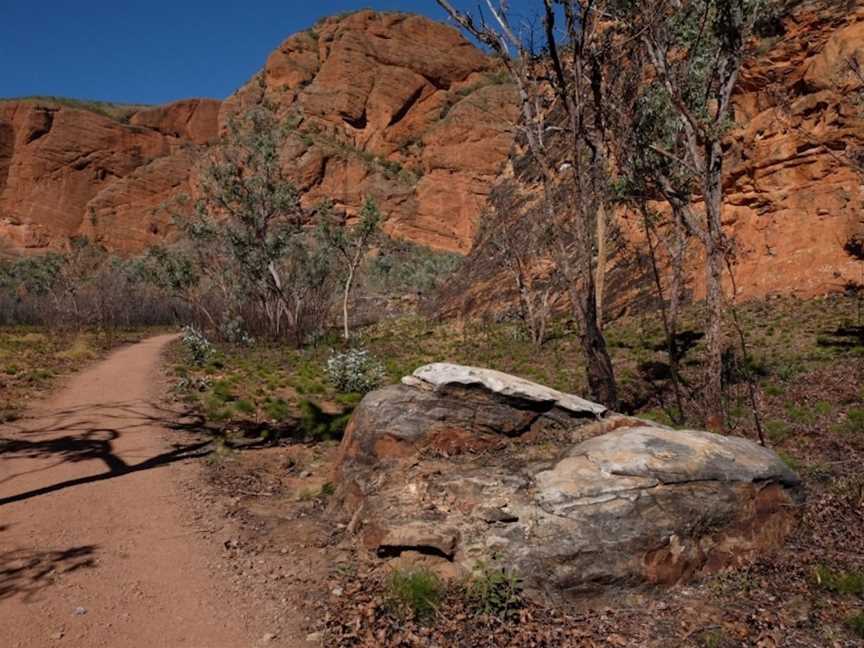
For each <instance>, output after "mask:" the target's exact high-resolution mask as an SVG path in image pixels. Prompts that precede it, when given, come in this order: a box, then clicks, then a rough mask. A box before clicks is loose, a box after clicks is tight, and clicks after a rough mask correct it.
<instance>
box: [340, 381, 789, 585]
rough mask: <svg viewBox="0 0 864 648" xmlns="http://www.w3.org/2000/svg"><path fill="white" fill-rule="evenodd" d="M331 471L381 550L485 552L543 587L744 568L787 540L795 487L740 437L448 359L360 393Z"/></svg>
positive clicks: (370, 542)
mask: <svg viewBox="0 0 864 648" xmlns="http://www.w3.org/2000/svg"><path fill="white" fill-rule="evenodd" d="M562 404H563V405H564V406H562ZM456 440H458V441H459V442H458V443H456V442H455V441H456ZM337 472H338V475H337V480H338V485H339V486H338V495H339V498H338V500H339V501H340V502H341V504H342V506H344V507H345V509H346V512H347V513H350V514H351V515H352V517H353V518H354V523H353V524H352V529H357V530H359V532H360V534H361V538H362V541H363V543H364V544H365V546H367V547H368V548H369V549H370V550H372V551H374V552H376V553H377V554H378V555H380V556H384V557H388V558H392V557H397V556H400V555H402V554H405V555H408V554H411V555H422V556H423V557H424V558H423V559H424V560H425V561H428V560H429V559H430V556H433V555H434V556H438V557H439V559H441V560H445V559H446V560H448V561H449V562H451V563H452V564H453V565H455V566H461V568H462V569H463V570H468V569H471V568H472V567H473V565H474V564H475V562H476V561H479V560H487V561H488V560H491V559H493V558H495V559H497V560H498V561H500V563H501V564H502V565H503V566H505V567H507V568H510V569H513V570H515V571H517V572H518V573H519V574H521V575H522V576H523V577H524V578H525V579H526V581H527V582H528V584H529V586H531V587H533V588H536V589H543V590H547V591H549V592H553V593H554V592H557V593H579V592H588V591H593V590H596V589H598V588H604V587H609V586H614V585H638V584H661V583H663V584H665V583H675V582H679V581H685V580H688V579H690V578H692V577H694V576H697V575H699V574H702V573H706V572H711V571H716V570H719V569H723V568H727V567H732V566H736V565H740V564H742V563H744V562H745V561H747V560H750V559H752V558H753V557H754V556H756V555H758V554H759V553H762V552H765V551H770V550H771V549H772V548H775V547H778V546H780V545H781V544H782V543H783V542H784V540H785V538H786V536H787V535H788V534H789V532H790V531H791V530H792V529H793V528H794V526H795V524H796V523H797V520H798V512H799V505H800V503H801V497H802V491H801V484H800V482H799V480H798V478H797V476H796V475H795V474H794V473H793V472H792V471H791V470H789V468H788V467H787V466H786V465H785V464H784V463H783V461H781V460H780V458H779V457H778V456H777V455H776V454H775V453H774V452H772V451H771V450H768V449H766V448H763V447H761V446H759V445H757V444H755V443H753V442H751V441H748V440H746V439H741V438H736V437H726V436H720V435H716V434H710V433H707V432H700V431H693V430H670V429H667V428H663V427H659V426H656V425H653V424H648V423H647V422H645V421H640V420H638V419H629V418H625V417H621V416H617V415H614V414H611V413H609V412H606V410H605V409H604V408H602V407H600V406H598V405H595V404H592V403H589V402H587V401H584V400H582V399H579V398H578V397H575V396H572V395H567V394H561V393H560V392H555V391H554V390H551V389H548V388H545V387H543V386H542V385H536V384H535V383H530V382H528V381H524V380H522V379H519V378H516V377H513V376H507V375H506V374H501V373H499V372H489V371H486V370H480V369H477V368H473V367H459V366H457V365H430V366H427V367H422V368H421V369H418V370H417V371H416V372H415V373H414V375H413V376H410V377H409V378H407V379H405V380H403V384H401V385H397V386H393V387H388V388H385V389H383V390H379V391H377V392H374V393H372V394H370V395H368V396H367V397H366V398H365V399H364V400H363V402H361V404H360V406H359V407H358V408H357V410H356V412H355V415H354V418H353V419H352V421H351V423H350V424H349V431H348V434H347V435H346V437H345V439H344V441H343V445H342V453H341V458H340V463H339V466H338V471H337Z"/></svg>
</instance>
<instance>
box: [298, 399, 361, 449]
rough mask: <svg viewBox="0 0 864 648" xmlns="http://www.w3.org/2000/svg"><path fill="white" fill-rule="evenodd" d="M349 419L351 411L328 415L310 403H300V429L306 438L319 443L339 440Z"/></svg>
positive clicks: (305, 401)
mask: <svg viewBox="0 0 864 648" xmlns="http://www.w3.org/2000/svg"><path fill="white" fill-rule="evenodd" d="M350 419H351V409H349V410H347V411H343V412H341V413H339V414H328V413H327V412H325V411H324V410H323V409H321V407H320V406H319V405H317V404H316V403H313V402H312V401H309V400H304V401H301V402H300V429H301V430H302V431H303V433H304V434H305V436H306V437H308V438H311V439H316V440H321V441H323V440H338V439H341V438H342V435H343V434H344V433H345V427H346V426H347V425H348V421H349V420H350Z"/></svg>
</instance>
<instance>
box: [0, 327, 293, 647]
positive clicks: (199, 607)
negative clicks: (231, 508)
mask: <svg viewBox="0 0 864 648" xmlns="http://www.w3.org/2000/svg"><path fill="white" fill-rule="evenodd" d="M171 339H172V337H171V336H160V337H155V338H151V339H149V340H146V341H144V342H142V343H139V344H136V345H134V346H131V347H128V348H126V349H123V350H120V351H118V352H116V353H115V354H113V355H112V356H110V357H109V358H108V359H107V360H105V361H103V362H101V363H100V364H98V365H97V366H95V367H93V368H91V369H89V370H87V371H84V372H82V373H81V374H79V375H77V376H75V377H74V378H73V379H72V380H71V381H70V382H69V383H68V384H67V385H66V387H64V388H63V389H62V390H61V391H60V392H58V393H57V394H56V395H55V396H54V397H53V398H51V399H49V400H48V401H47V402H45V403H44V404H43V405H42V406H40V407H39V408H38V409H37V410H35V411H33V412H31V414H30V416H29V417H28V418H26V419H24V420H22V421H20V422H18V423H16V424H14V425H6V426H0V443H2V444H4V445H2V446H0V646H3V648H13V647H18V646H20V647H22V648H24V647H27V648H41V647H42V646H70V647H76V648H79V647H80V648H85V647H86V648H98V647H103V646H104V647H110V648H130V647H138V646H141V647H147V648H162V647H165V648H173V647H175V646H176V647H183V648H241V647H247V646H254V645H257V644H258V643H260V642H261V638H262V633H259V632H258V631H254V632H252V631H251V630H250V629H249V628H247V627H244V626H246V625H248V624H247V623H245V622H244V620H243V618H242V617H243V615H241V613H240V612H239V611H238V609H237V606H235V605H234V600H233V599H232V597H231V596H230V595H228V594H227V593H226V592H225V591H224V590H223V589H221V588H222V584H221V583H220V582H219V581H218V579H217V578H215V577H214V576H213V575H212V570H209V569H208V568H207V562H208V559H211V560H212V559H213V558H214V556H212V555H209V553H208V552H210V553H212V548H211V547H210V546H209V545H207V544H206V542H205V541H204V540H203V539H202V538H201V537H200V536H199V535H198V534H197V533H196V531H195V530H194V529H192V528H190V527H189V526H188V525H187V524H184V519H187V518H184V516H183V497H184V495H183V492H182V490H181V489H180V487H179V484H180V483H181V482H182V480H183V479H186V478H189V477H190V475H189V472H188V471H192V470H194V466H191V465H189V464H188V463H184V462H182V461H180V460H182V459H183V458H188V457H189V456H190V455H194V454H195V453H196V452H200V451H201V449H202V444H200V443H194V442H192V441H190V440H189V439H188V437H185V436H184V437H183V441H182V443H183V444H184V445H183V446H181V447H176V446H175V447H172V446H171V445H169V442H170V436H169V435H170V431H169V430H168V429H167V428H168V427H169V426H170V425H171V422H172V421H173V420H174V417H173V416H172V412H169V411H165V410H163V409H160V407H159V405H158V404H157V403H158V396H159V390H160V386H161V385H162V380H161V377H160V374H159V361H160V354H161V351H162V349H163V348H164V347H165V345H166V344H167V343H168V342H169V341H170V340H171ZM177 436H178V435H177V434H176V432H175V437H177ZM262 632H263V631H262ZM250 635H251V637H250ZM265 641H266V639H265ZM280 643H281V642H280Z"/></svg>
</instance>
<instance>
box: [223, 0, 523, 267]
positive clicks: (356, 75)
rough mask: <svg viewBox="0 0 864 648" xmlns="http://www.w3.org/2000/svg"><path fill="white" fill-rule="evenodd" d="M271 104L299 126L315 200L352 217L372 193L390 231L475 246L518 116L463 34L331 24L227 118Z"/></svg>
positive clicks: (270, 66)
mask: <svg viewBox="0 0 864 648" xmlns="http://www.w3.org/2000/svg"><path fill="white" fill-rule="evenodd" d="M264 97H266V98H267V99H268V100H269V101H270V102H272V103H274V104H275V105H276V106H278V108H279V110H280V113H281V114H282V115H284V117H285V119H286V120H290V123H292V124H296V129H295V136H294V137H292V138H291V143H290V150H289V151H288V152H287V153H288V156H287V164H288V169H289V171H290V172H291V174H292V175H293V176H294V178H295V179H296V180H297V183H298V185H299V186H300V188H301V190H302V191H303V192H304V194H305V201H306V202H307V203H314V202H316V201H319V200H321V199H323V198H325V197H327V198H331V199H332V200H334V202H335V203H336V205H337V207H340V206H341V207H344V208H345V209H346V210H347V211H348V212H349V213H352V212H355V211H356V210H357V209H359V207H360V204H361V203H362V200H363V197H364V196H365V195H371V196H373V197H375V198H376V199H377V200H378V202H379V205H380V207H381V209H382V211H383V213H384V214H385V216H386V217H387V222H386V224H385V229H386V230H387V231H388V232H389V233H391V234H393V235H396V236H400V237H403V238H408V239H411V240H413V241H416V242H419V243H423V244H425V245H430V246H432V247H436V248H441V249H447V250H453V251H463V252H467V251H468V250H469V249H470V246H471V242H472V239H473V237H474V233H475V229H476V224H477V219H478V216H479V214H480V212H481V210H482V208H483V206H484V204H485V199H486V195H487V193H488V191H489V188H490V186H491V185H492V183H493V182H494V180H495V177H496V176H497V174H498V172H499V171H500V169H501V167H502V166H503V164H504V162H505V161H506V159H507V155H508V153H509V151H510V147H511V144H512V137H513V136H512V133H511V128H510V125H511V123H512V122H513V120H515V118H516V114H517V111H516V104H515V95H514V92H513V89H512V87H511V86H510V85H509V84H506V83H502V78H501V74H500V73H498V72H497V71H496V69H495V68H494V67H493V64H492V61H491V60H490V59H488V58H487V57H485V56H484V55H483V54H482V53H481V52H480V51H479V50H477V49H476V48H475V47H473V46H472V45H471V44H469V43H468V42H467V41H466V40H465V39H463V38H462V37H461V36H460V35H459V34H458V33H457V32H456V31H455V30H454V29H451V28H450V27H446V26H444V25H441V24H439V23H436V22H432V21H430V20H428V19H425V18H421V17H419V16H412V15H406V14H379V13H375V12H372V11H360V12H358V13H355V14H352V15H350V16H348V17H347V18H343V19H335V18H334V19H329V20H325V21H323V22H322V23H320V24H319V25H317V26H316V27H315V28H314V29H312V30H309V31H306V32H303V33H300V34H297V35H295V36H292V37H291V38H289V39H288V40H286V41H285V42H284V43H283V44H282V45H281V47H280V48H279V49H278V50H277V51H275V52H274V53H273V54H272V55H271V56H270V58H269V59H268V61H267V65H266V67H265V68H264V71H263V73H262V76H261V77H258V78H256V79H253V80H252V81H251V82H250V83H249V84H248V85H247V86H245V87H244V88H242V89H241V90H240V91H238V92H237V93H236V94H235V95H234V96H233V97H231V98H229V99H228V100H227V101H226V102H225V104H224V106H223V111H222V116H223V121H224V120H225V119H226V118H227V115H229V114H230V113H231V112H232V111H236V110H238V109H241V108H242V107H243V106H248V105H249V104H251V103H255V102H258V101H260V100H262V98H264Z"/></svg>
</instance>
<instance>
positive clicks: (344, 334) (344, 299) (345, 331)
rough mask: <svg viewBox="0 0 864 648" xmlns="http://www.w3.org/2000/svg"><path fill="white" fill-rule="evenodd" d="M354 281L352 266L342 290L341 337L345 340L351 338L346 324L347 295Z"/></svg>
mask: <svg viewBox="0 0 864 648" xmlns="http://www.w3.org/2000/svg"><path fill="white" fill-rule="evenodd" d="M352 283H354V267H353V266H352V267H351V268H350V269H349V270H348V278H347V279H346V280H345V289H344V291H343V292H342V326H343V330H342V338H343V339H344V340H345V341H346V342H347V341H348V340H350V339H351V329H350V327H349V326H348V297H349V296H350V294H351V284H352Z"/></svg>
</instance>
